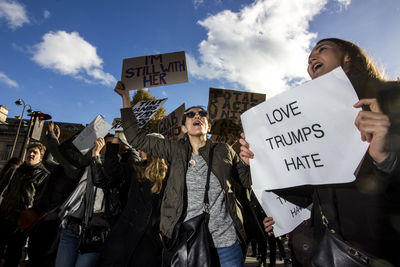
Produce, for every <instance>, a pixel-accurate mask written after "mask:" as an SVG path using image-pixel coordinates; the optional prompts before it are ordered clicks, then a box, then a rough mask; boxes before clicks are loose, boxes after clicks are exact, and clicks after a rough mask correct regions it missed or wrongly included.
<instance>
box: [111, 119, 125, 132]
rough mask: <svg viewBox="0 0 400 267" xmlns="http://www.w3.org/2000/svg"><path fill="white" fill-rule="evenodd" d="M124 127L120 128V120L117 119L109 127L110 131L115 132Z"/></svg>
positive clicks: (120, 130)
mask: <svg viewBox="0 0 400 267" xmlns="http://www.w3.org/2000/svg"><path fill="white" fill-rule="evenodd" d="M123 130H124V129H123V128H122V121H117V122H116V123H115V124H114V125H113V126H112V127H111V129H110V132H111V131H115V132H122V131H123Z"/></svg>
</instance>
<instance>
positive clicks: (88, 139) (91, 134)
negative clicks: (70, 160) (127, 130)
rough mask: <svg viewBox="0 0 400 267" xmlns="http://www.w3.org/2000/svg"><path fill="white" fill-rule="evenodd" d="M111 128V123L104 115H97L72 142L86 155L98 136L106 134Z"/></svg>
mask: <svg viewBox="0 0 400 267" xmlns="http://www.w3.org/2000/svg"><path fill="white" fill-rule="evenodd" d="M110 129H111V125H110V124H109V123H108V122H106V121H105V120H104V118H103V116H101V115H97V117H96V118H95V119H94V120H93V121H92V122H91V123H90V124H89V125H88V126H86V128H85V129H83V130H82V132H81V133H80V134H79V135H78V136H77V137H76V138H75V139H74V141H72V143H73V144H74V145H75V147H76V148H78V149H79V151H80V152H81V153H82V154H83V155H85V154H86V153H87V152H88V151H89V150H90V149H91V148H92V147H93V145H94V142H95V141H96V140H97V138H99V137H104V136H106V135H107V133H108V132H109V131H110Z"/></svg>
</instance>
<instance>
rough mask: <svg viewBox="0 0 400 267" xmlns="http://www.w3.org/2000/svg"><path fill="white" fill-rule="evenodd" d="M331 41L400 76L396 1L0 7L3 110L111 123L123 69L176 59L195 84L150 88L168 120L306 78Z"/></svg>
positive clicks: (198, 0)
mask: <svg viewBox="0 0 400 267" xmlns="http://www.w3.org/2000/svg"><path fill="white" fill-rule="evenodd" d="M326 37H337V38H341V39H345V40H349V41H352V42H355V43H356V44H358V45H359V46H360V47H362V48H363V49H364V50H365V51H366V52H367V53H368V54H369V55H370V56H371V57H372V58H373V60H374V62H375V63H376V64H377V65H378V66H379V67H380V69H381V70H382V71H383V72H384V74H385V76H386V78H388V79H396V78H398V77H399V76H400V74H399V73H400V53H399V47H400V1H398V0H168V1H165V0H146V1H133V0H131V1H128V0H125V1H121V0H113V1H110V0H96V1H93V0H92V1H89V0H83V1H82V0H80V1H77V0H68V1H67V0H35V1H22V0H21V1H15V0H0V105H4V106H5V107H7V108H8V109H9V117H15V116H19V115H21V112H22V107H21V106H17V105H15V104H14V102H15V101H16V100H17V99H19V98H22V99H23V100H24V101H25V103H26V104H29V105H30V106H31V107H32V109H33V110H38V111H41V112H43V113H48V114H50V115H51V116H52V117H53V120H54V121H63V122H74V123H82V124H86V123H89V122H90V121H92V120H93V119H94V118H95V117H96V116H97V115H98V114H101V115H103V116H104V117H105V119H106V120H107V121H108V122H109V123H111V122H112V121H113V118H115V117H119V116H120V115H119V108H120V107H121V105H122V102H121V98H120V97H119V96H118V95H117V94H116V93H115V92H114V91H113V89H114V86H115V84H116V82H117V81H118V80H119V79H120V77H121V70H122V60H123V59H124V58H131V57H139V56H146V55H154V54H160V53H169V52H176V51H185V53H186V61H187V68H188V72H189V82H188V83H182V84H175V85H167V86H160V87H153V88H149V89H148V90H149V91H150V92H151V94H152V95H153V96H156V97H157V98H165V97H167V98H168V101H167V102H166V104H165V105H164V107H165V108H166V110H167V114H168V113H170V112H172V111H173V110H175V109H176V108H177V107H179V106H180V105H181V104H182V103H185V105H186V107H189V106H193V105H204V106H207V103H208V93H209V88H210V87H213V88H225V89H233V90H241V91H244V90H246V91H253V92H258V93H265V94H266V95H267V98H268V97H271V96H274V95H276V94H279V93H280V92H283V91H284V90H288V89H290V88H293V87H295V86H296V85H299V84H301V83H303V82H305V81H307V80H309V79H310V78H309V77H308V74H307V72H306V68H307V57H308V54H309V52H310V50H311V49H312V47H313V46H314V44H315V43H316V41H317V40H319V39H322V38H326ZM131 94H133V91H131ZM24 118H28V117H27V116H26V113H25V115H24Z"/></svg>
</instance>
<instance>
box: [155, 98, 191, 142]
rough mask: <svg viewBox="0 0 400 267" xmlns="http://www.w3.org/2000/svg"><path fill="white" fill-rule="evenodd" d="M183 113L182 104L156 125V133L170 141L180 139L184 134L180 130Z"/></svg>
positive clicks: (183, 107)
mask: <svg viewBox="0 0 400 267" xmlns="http://www.w3.org/2000/svg"><path fill="white" fill-rule="evenodd" d="M184 113H185V104H182V105H180V106H179V107H178V108H177V109H175V110H174V111H172V112H171V113H170V114H168V116H167V117H165V118H164V119H163V120H161V121H160V122H159V123H158V132H159V133H160V134H162V135H164V137H165V138H167V139H170V140H177V139H180V138H182V137H183V135H184V134H183V132H182V130H181V123H182V117H183V114H184Z"/></svg>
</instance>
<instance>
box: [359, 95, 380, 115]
mask: <svg viewBox="0 0 400 267" xmlns="http://www.w3.org/2000/svg"><path fill="white" fill-rule="evenodd" d="M364 105H365V106H369V108H370V110H371V111H372V112H378V113H382V110H381V108H380V106H379V103H378V101H377V100H376V98H364V99H361V100H359V101H358V102H357V103H355V104H354V107H355V108H360V107H362V106H364Z"/></svg>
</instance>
